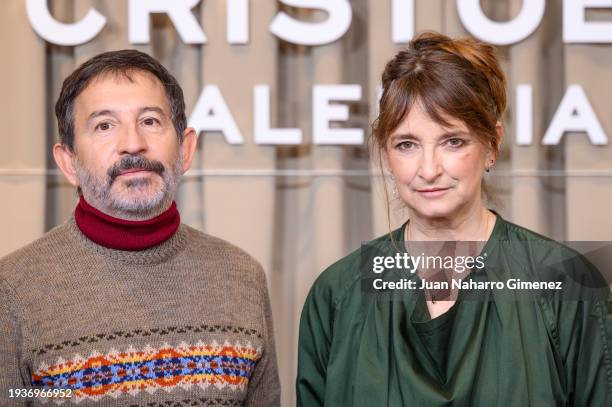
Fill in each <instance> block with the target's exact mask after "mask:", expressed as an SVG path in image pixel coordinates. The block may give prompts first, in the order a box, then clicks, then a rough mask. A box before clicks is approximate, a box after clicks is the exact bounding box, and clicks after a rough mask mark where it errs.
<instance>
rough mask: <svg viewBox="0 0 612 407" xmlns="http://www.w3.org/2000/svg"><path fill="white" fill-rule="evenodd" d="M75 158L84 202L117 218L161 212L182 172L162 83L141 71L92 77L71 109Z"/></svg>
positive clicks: (172, 196)
mask: <svg viewBox="0 0 612 407" xmlns="http://www.w3.org/2000/svg"><path fill="white" fill-rule="evenodd" d="M74 134H75V138H74V154H75V155H74V158H73V165H74V167H75V169H76V177H77V179H78V185H79V186H80V187H81V189H82V192H83V196H84V198H85V200H86V201H87V202H88V203H90V204H91V205H92V206H94V207H96V208H98V209H100V210H101V211H103V212H105V213H107V214H109V215H112V216H116V217H120V218H126V219H148V218H150V217H152V216H155V215H157V214H159V213H161V212H162V211H163V210H165V209H166V208H167V207H168V206H169V205H170V203H171V202H172V200H173V199H174V195H175V193H176V189H177V187H178V183H179V179H180V176H181V174H182V173H183V172H184V171H185V170H186V168H183V167H184V165H183V160H182V158H183V157H182V153H181V146H180V145H179V142H178V137H177V134H176V131H175V129H174V126H173V123H172V120H171V116H170V107H169V105H168V99H167V97H166V94H165V91H164V88H163V86H162V84H161V82H160V81H159V80H158V79H157V78H156V77H155V76H153V75H152V74H150V73H148V72H144V71H134V72H130V73H129V78H128V77H126V76H124V75H105V76H101V77H98V78H95V79H94V80H93V81H92V82H91V83H90V84H88V86H87V87H86V88H85V89H84V90H83V91H82V92H81V93H80V94H79V96H78V97H77V98H76V100H75V104H74Z"/></svg>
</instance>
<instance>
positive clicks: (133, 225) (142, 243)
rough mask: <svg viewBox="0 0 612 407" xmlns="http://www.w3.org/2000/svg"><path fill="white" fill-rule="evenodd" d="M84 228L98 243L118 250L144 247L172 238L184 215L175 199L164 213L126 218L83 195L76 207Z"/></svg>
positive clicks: (76, 216)
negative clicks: (98, 205)
mask: <svg viewBox="0 0 612 407" xmlns="http://www.w3.org/2000/svg"><path fill="white" fill-rule="evenodd" d="M74 218H75V220H76V224H77V226H78V227H79V229H81V232H83V234H84V235H85V236H87V237H88V238H90V239H91V240H93V241H94V242H96V243H97V244H99V245H101V246H104V247H108V248H111V249H117V250H144V249H148V248H149V247H153V246H155V245H158V244H160V243H162V242H164V241H166V240H168V239H169V238H170V237H171V236H172V235H173V234H174V232H176V230H177V229H178V227H179V225H180V223H181V217H180V215H179V212H178V210H177V209H176V203H174V202H172V205H170V208H168V209H167V210H166V211H165V212H164V213H162V214H160V215H158V216H156V217H154V218H152V219H147V220H124V219H119V218H115V217H113V216H110V215H107V214H105V213H103V212H101V211H99V210H98V209H96V208H94V207H93V206H91V205H90V204H88V203H87V202H86V201H85V199H84V198H83V196H81V199H80V200H79V204H78V205H77V207H76V209H75V210H74Z"/></svg>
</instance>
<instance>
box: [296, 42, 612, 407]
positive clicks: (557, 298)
mask: <svg viewBox="0 0 612 407" xmlns="http://www.w3.org/2000/svg"><path fill="white" fill-rule="evenodd" d="M382 81H383V95H382V99H381V102H380V115H379V117H378V119H377V121H376V122H375V125H374V131H373V143H372V144H373V147H374V150H375V151H376V152H378V153H379V154H380V157H381V163H382V166H384V167H385V168H386V171H388V173H389V174H390V176H391V179H392V182H393V183H394V186H393V190H394V195H396V196H397V197H398V198H400V199H401V201H403V203H404V204H405V205H406V207H407V209H408V212H409V221H408V222H407V223H405V224H404V225H403V226H402V227H401V228H400V229H398V230H396V231H393V232H391V233H390V234H389V235H386V236H382V237H380V238H379V239H376V240H375V241H373V242H372V243H371V244H370V245H368V246H367V247H368V249H367V250H366V249H364V248H362V249H361V250H359V251H356V252H354V253H352V254H351V255H349V256H347V257H345V258H344V259H341V260H340V261H338V262H337V263H335V264H334V265H332V266H331V267H329V268H328V269H327V270H326V271H325V272H323V273H322V275H321V276H320V277H319V278H318V279H317V281H316V282H315V284H314V286H313V287H312V289H311V291H310V293H309V295H308V298H307V300H306V304H305V306H304V309H303V312H302V318H301V322H300V342H299V353H298V365H299V366H298V378H297V392H298V404H299V405H300V406H302V407H311V406H312V407H314V406H331V407H341V406H450V405H453V406H559V405H575V406H604V405H607V406H609V405H612V334H611V331H612V329H611V327H612V318H611V317H610V315H609V314H608V312H607V309H606V298H607V296H608V293H609V290H608V288H607V285H606V283H605V282H604V281H603V279H602V277H601V276H600V275H599V273H598V272H597V270H595V269H594V268H593V267H592V266H591V265H590V264H589V263H588V262H587V261H586V260H584V259H583V258H582V257H581V256H579V255H577V254H576V253H574V252H572V251H571V250H569V249H567V248H565V247H564V246H561V245H559V244H557V243H555V242H552V241H550V240H549V239H546V238H544V237H543V236H540V235H537V234H536V233H534V232H531V231H529V230H526V229H524V228H521V227H520V226H517V225H514V224H511V223H509V222H507V221H505V220H503V219H502V218H501V217H500V216H499V215H497V214H496V213H494V212H492V211H490V210H488V209H487V208H486V206H485V204H484V202H483V195H485V191H484V186H483V174H484V173H485V172H487V171H489V170H490V169H491V168H492V167H493V166H494V165H495V160H496V159H497V157H498V155H499V149H500V145H501V141H502V137H503V130H502V125H501V118H502V115H503V113H504V110H505V107H506V93H505V85H506V80H505V77H504V74H503V72H502V70H501V68H500V66H499V62H498V60H497V58H496V56H495V53H494V50H493V48H492V47H491V46H489V45H486V44H483V43H481V42H478V41H474V40H470V39H463V40H453V39H450V38H448V37H446V36H443V35H440V34H436V33H424V34H421V35H419V36H418V37H416V38H415V39H414V40H413V41H412V42H411V43H410V44H409V46H408V48H407V49H405V50H403V51H401V52H399V53H398V54H397V55H396V56H395V57H394V58H393V59H392V60H391V61H390V62H389V63H388V64H387V66H386V68H385V71H384V73H383V78H382ZM440 241H442V242H446V243H444V244H440V243H439V242H440ZM462 241H472V242H481V244H466V245H461V244H460V243H459V242H462ZM427 242H434V243H433V244H436V245H437V247H432V246H431V244H428V243H427ZM436 242H437V243H436ZM373 253H374V254H373ZM410 253H412V254H413V257H409V259H410V264H409V265H408V266H406V264H403V265H401V264H400V263H399V261H398V262H395V261H394V260H393V261H392V262H393V265H390V264H386V263H384V264H385V265H386V266H390V267H391V268H393V270H392V271H390V272H388V273H386V274H382V273H381V271H380V270H377V269H376V268H375V267H374V268H372V267H373V266H377V267H379V268H384V267H382V264H383V261H382V260H381V261H377V259H378V260H380V259H383V260H384V258H392V259H395V260H398V259H401V258H402V257H401V256H402V255H403V254H410ZM436 253H437V254H438V255H440V254H444V258H448V257H449V256H446V255H447V254H449V253H451V254H452V255H454V256H455V257H454V259H455V260H456V259H458V258H460V257H461V256H460V254H461V255H463V259H464V260H465V258H466V257H470V258H472V259H480V261H482V263H478V261H472V263H471V264H470V270H469V271H468V272H464V271H463V270H461V271H458V268H457V267H455V266H456V264H459V263H456V264H455V266H452V265H451V266H450V267H449V266H446V265H445V266H443V267H440V265H437V266H431V267H429V268H428V267H423V264H424V263H421V266H415V264H416V263H415V257H414V255H417V254H418V255H422V256H421V257H423V258H425V257H426V256H428V255H429V254H436ZM383 254H386V256H383ZM423 255H425V256H423ZM417 257H418V256H417ZM434 257H435V256H434ZM432 258H433V257H432ZM451 258H453V257H452V256H451ZM372 270H376V271H374V273H381V274H374V275H372V274H371V273H370V274H368V271H372ZM379 276H380V277H381V278H378V277H379ZM511 280H512V281H514V282H516V281H517V280H518V281H523V282H529V283H531V282H537V283H539V284H544V285H545V287H547V289H545V290H539V291H538V290H531V291H526V290H525V291H518V290H509V289H508V287H509V285H510V284H509V281H511ZM373 281H376V282H375V283H373ZM385 281H386V282H389V281H392V282H398V281H404V282H408V281H412V282H413V283H412V284H413V286H412V288H410V287H408V288H403V289H399V290H398V289H393V287H398V286H397V285H396V286H393V285H386V286H385V287H384V288H382V289H381V286H382V284H383V282H385ZM427 281H429V282H430V283H431V282H435V283H439V284H437V285H432V284H430V286H429V287H428V286H427V284H425V286H423V282H427ZM455 282H458V283H457V284H454V283H455ZM451 283H452V284H451ZM462 283H466V284H467V285H466V287H467V288H465V289H464V288H463V286H462V285H461V284H462ZM408 284H410V283H406V285H408ZM478 284H480V285H478ZM495 284H502V285H501V286H499V285H495ZM557 284H559V285H562V287H563V290H561V291H554V290H555V288H554V287H556V286H557ZM372 287H374V288H372ZM389 287H391V288H389ZM475 287H484V289H482V288H475ZM500 287H504V289H501V288H500Z"/></svg>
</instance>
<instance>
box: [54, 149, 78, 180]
mask: <svg viewBox="0 0 612 407" xmlns="http://www.w3.org/2000/svg"><path fill="white" fill-rule="evenodd" d="M53 158H55V163H56V164H57V166H58V167H59V169H60V170H61V171H62V173H63V174H64V176H65V177H66V179H67V180H68V182H70V184H71V185H73V186H75V187H78V186H79V178H78V177H77V171H76V168H75V167H74V161H73V160H74V158H75V156H74V152H73V151H72V150H70V148H69V147H68V146H67V145H65V144H61V143H56V144H55V145H54V146H53Z"/></svg>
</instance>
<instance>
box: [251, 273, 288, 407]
mask: <svg viewBox="0 0 612 407" xmlns="http://www.w3.org/2000/svg"><path fill="white" fill-rule="evenodd" d="M258 271H259V274H260V276H261V278H260V287H259V289H260V292H261V293H262V297H263V319H264V321H263V324H264V349H263V354H262V357H261V359H259V361H258V362H257V366H256V367H255V371H254V372H253V376H252V377H251V380H250V382H249V389H248V393H247V398H246V400H245V404H244V405H245V406H247V407H279V406H280V381H279V378H278V366H277V362H276V347H275V344H274V329H273V324H272V308H271V306H270V297H269V295H268V286H267V284H266V277H265V274H264V272H263V270H261V269H259V270H258Z"/></svg>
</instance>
